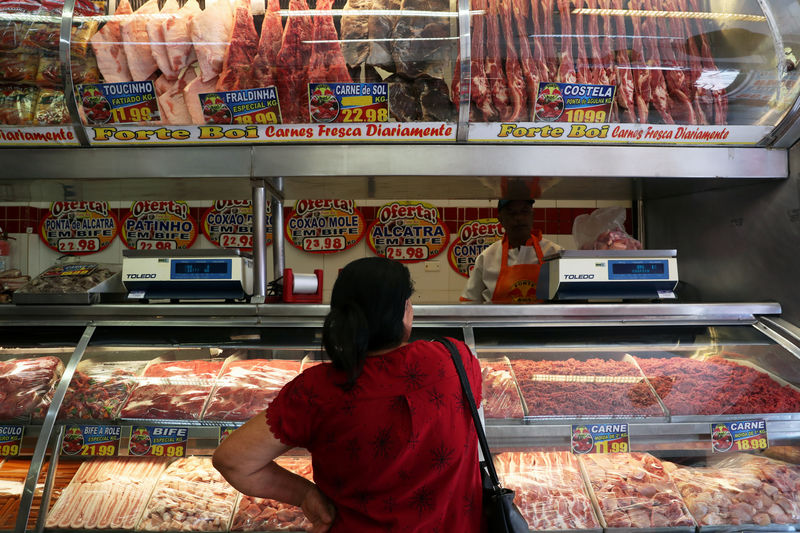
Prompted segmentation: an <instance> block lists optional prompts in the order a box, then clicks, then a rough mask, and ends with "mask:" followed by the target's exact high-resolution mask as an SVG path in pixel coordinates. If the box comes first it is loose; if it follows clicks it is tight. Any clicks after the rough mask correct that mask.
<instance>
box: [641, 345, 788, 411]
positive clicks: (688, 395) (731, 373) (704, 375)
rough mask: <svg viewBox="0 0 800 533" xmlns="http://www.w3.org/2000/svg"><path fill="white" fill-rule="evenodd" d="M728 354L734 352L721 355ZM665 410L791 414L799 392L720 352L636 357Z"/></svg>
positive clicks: (734, 356)
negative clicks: (691, 356)
mask: <svg viewBox="0 0 800 533" xmlns="http://www.w3.org/2000/svg"><path fill="white" fill-rule="evenodd" d="M726 355H728V356H731V357H733V358H736V357H741V356H738V355H737V354H726ZM636 362H637V363H638V364H639V366H640V367H641V368H642V370H643V371H644V373H645V375H646V376H647V379H648V380H649V381H650V383H652V385H653V387H654V388H655V390H656V394H658V395H659V397H660V398H661V400H662V401H663V402H664V404H665V405H666V406H667V409H668V410H669V412H670V414H671V415H721V414H759V413H796V412H798V411H800V391H798V390H797V389H795V388H794V387H791V386H789V385H781V384H780V383H778V382H777V381H775V380H773V379H772V378H771V377H770V376H769V375H767V374H766V373H764V372H760V371H758V370H756V369H754V368H750V367H747V366H744V365H740V364H738V363H736V362H734V361H731V360H728V359H724V358H722V357H710V358H708V359H706V360H699V359H689V358H684V357H668V358H659V357H652V358H651V357H637V358H636Z"/></svg>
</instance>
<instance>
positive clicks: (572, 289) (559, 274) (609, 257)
mask: <svg viewBox="0 0 800 533" xmlns="http://www.w3.org/2000/svg"><path fill="white" fill-rule="evenodd" d="M677 285H678V260H677V252H676V251H675V250H564V251H562V252H561V253H560V254H559V255H558V256H557V257H556V258H555V259H552V260H550V261H545V263H544V264H543V265H542V269H541V272H540V273H539V281H538V284H537V289H536V297H537V298H539V299H540V300H641V299H647V300H654V299H668V298H675V292H674V291H675V287H676V286H677Z"/></svg>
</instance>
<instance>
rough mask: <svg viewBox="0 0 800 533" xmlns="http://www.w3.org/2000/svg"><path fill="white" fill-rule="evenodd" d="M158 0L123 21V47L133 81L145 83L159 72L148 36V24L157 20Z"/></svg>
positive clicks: (149, 2)
mask: <svg viewBox="0 0 800 533" xmlns="http://www.w3.org/2000/svg"><path fill="white" fill-rule="evenodd" d="M157 13H158V0H148V2H147V3H145V4H144V5H143V6H142V7H140V8H139V9H137V10H136V12H134V14H133V15H131V16H129V17H128V18H127V20H124V21H122V24H121V27H122V47H123V48H124V50H125V57H127V58H128V70H130V72H131V78H133V81H143V80H146V79H147V78H148V77H150V74H152V73H153V72H155V71H156V70H158V65H157V64H156V60H155V59H153V53H152V51H151V47H150V37H149V36H148V35H147V23H148V22H150V21H152V20H154V19H156V20H157V18H156V17H153V15H155V14H157Z"/></svg>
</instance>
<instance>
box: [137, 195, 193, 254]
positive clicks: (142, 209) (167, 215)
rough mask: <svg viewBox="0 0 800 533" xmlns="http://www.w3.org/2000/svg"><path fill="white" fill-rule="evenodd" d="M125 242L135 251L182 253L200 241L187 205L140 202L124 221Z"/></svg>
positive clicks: (184, 203) (170, 201)
mask: <svg viewBox="0 0 800 533" xmlns="http://www.w3.org/2000/svg"><path fill="white" fill-rule="evenodd" d="M121 231H122V234H121V237H122V242H124V243H125V246H127V247H128V248H130V249H132V250H180V249H185V248H190V247H191V246H192V244H193V243H194V241H195V239H197V222H195V220H194V218H192V216H191V215H190V214H189V204H187V203H186V202H175V201H172V200H169V201H139V202H134V203H133V205H131V209H130V211H128V214H127V215H125V218H123V219H122V230H121Z"/></svg>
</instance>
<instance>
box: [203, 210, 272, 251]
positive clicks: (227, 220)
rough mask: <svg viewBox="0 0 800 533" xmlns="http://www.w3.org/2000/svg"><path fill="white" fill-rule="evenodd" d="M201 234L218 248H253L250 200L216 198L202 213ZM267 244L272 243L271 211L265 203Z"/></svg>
mask: <svg viewBox="0 0 800 533" xmlns="http://www.w3.org/2000/svg"><path fill="white" fill-rule="evenodd" d="M200 225H201V228H202V230H203V235H205V236H206V239H208V240H209V241H210V242H212V243H214V244H216V245H217V246H219V247H220V248H238V249H240V250H251V249H252V248H253V205H252V203H251V202H250V200H216V201H215V202H214V204H213V205H212V206H211V207H209V208H208V210H206V212H205V213H203V218H202V222H201V224H200ZM266 241H267V245H269V244H271V243H272V211H271V207H270V204H269V203H267V220H266Z"/></svg>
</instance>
